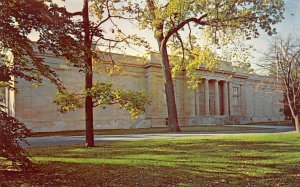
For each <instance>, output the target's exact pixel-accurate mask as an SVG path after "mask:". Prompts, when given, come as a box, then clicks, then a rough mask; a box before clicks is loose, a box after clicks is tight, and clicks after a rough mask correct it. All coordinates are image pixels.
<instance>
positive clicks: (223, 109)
mask: <svg viewBox="0 0 300 187" xmlns="http://www.w3.org/2000/svg"><path fill="white" fill-rule="evenodd" d="M104 56H105V55H104ZM43 57H44V58H45V62H46V63H47V64H49V65H50V66H51V67H53V69H54V70H55V71H56V72H57V74H58V75H59V77H60V79H61V80H62V82H63V84H64V85H65V86H66V88H67V89H68V90H70V91H73V92H78V91H80V90H82V89H83V88H84V74H83V73H81V72H79V71H78V69H76V68H74V67H71V66H68V65H66V63H65V61H64V59H62V58H60V57H56V56H54V55H51V54H47V55H44V56H43ZM107 58H108V57H107ZM112 58H113V60H114V61H115V62H117V63H118V64H119V65H120V66H121V69H122V72H123V73H122V74H121V75H113V76H108V75H103V74H100V73H99V72H94V81H97V80H98V81H107V82H113V86H114V87H118V88H124V89H132V90H140V89H144V90H146V92H148V93H150V94H151V95H152V101H151V104H150V105H147V106H146V112H145V114H143V115H141V116H139V117H138V119H135V120H133V119H131V118H130V115H129V113H128V112H127V111H126V110H123V109H120V107H119V106H118V105H113V106H103V107H101V106H100V107H97V108H94V127H95V129H116V128H125V129H126V128H147V127H164V126H166V123H167V120H166V118H167V108H166V97H165V91H164V84H163V77H162V68H161V65H160V58H159V56H158V55H157V54H156V53H151V54H150V55H149V57H148V58H142V57H135V56H128V55H120V54H114V55H113V56H112ZM197 74H198V76H199V80H200V82H199V84H198V88H197V89H196V90H190V89H189V88H188V85H187V78H186V77H185V76H184V72H182V74H181V75H177V76H176V79H175V80H174V85H175V96H176V105H177V112H178V117H179V123H180V125H181V126H184V125H201V124H244V123H251V122H265V121H283V120H284V116H283V115H282V114H281V112H280V108H281V105H280V100H282V98H283V94H282V93H281V92H279V91H278V90H279V89H278V86H279V85H278V84H277V83H276V81H274V79H271V78H269V77H263V76H257V75H247V74H242V73H238V72H235V73H234V72H232V68H230V67H225V68H222V69H218V70H216V71H214V72H211V71H207V70H205V69H204V68H199V69H198V70H197ZM17 82H18V83H17V84H16V85H15V86H16V87H17V89H18V90H19V94H12V93H11V94H9V96H8V95H7V94H6V97H9V98H10V99H9V101H7V102H8V103H7V105H9V109H8V110H10V111H11V113H12V114H13V115H15V117H16V118H17V119H19V120H20V121H22V122H24V123H25V124H26V125H27V126H28V127H29V128H31V129H32V130H33V131H64V130H83V129H84V128H85V116H84V110H83V109H80V110H77V111H75V112H69V113H64V114H62V113H60V112H58V110H57V109H58V107H57V106H56V105H55V104H54V103H53V101H54V98H55V94H56V92H57V90H56V88H55V86H54V85H52V84H50V82H49V81H47V80H45V81H44V82H43V84H42V85H40V86H38V87H35V86H32V84H31V83H30V82H26V81H24V80H17Z"/></svg>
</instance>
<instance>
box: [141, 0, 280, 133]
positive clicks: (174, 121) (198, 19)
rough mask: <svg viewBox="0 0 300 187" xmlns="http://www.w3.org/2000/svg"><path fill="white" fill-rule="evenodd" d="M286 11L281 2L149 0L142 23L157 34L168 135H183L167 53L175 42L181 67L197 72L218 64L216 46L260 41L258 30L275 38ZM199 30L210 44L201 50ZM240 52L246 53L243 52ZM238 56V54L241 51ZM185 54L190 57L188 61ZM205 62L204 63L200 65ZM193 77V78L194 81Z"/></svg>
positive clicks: (143, 26)
mask: <svg viewBox="0 0 300 187" xmlns="http://www.w3.org/2000/svg"><path fill="white" fill-rule="evenodd" d="M283 11H284V3H283V1H281V0H279V1H271V0H266V1H252V0H251V1H249V0H239V1H237V0H226V1H220V0H215V1H207V0H187V1H181V0H169V1H154V0H146V2H145V6H144V8H143V9H142V11H140V12H139V21H140V25H141V27H142V28H148V29H151V30H152V31H153V32H154V36H155V39H156V40H157V44H158V48H159V53H160V56H161V59H162V62H161V63H162V69H163V75H164V82H165V90H166V98H167V108H168V120H169V122H168V124H169V127H168V128H169V131H173V132H174V131H180V129H179V126H178V118H177V110H176V104H175V96H174V86H173V81H172V74H171V67H170V57H169V53H168V49H170V46H171V43H172V42H173V41H175V42H177V44H178V45H174V46H177V48H178V47H180V48H181V49H180V54H181V56H182V59H183V60H182V62H183V63H180V64H179V65H181V66H182V67H183V68H186V69H188V67H194V68H198V67H199V64H201V63H203V62H205V63H206V64H207V65H208V66H213V65H214V64H215V63H216V62H218V60H219V58H216V59H214V58H213V56H214V52H213V48H214V47H213V46H216V47H215V48H216V51H217V49H222V48H224V47H225V46H228V45H229V44H230V43H232V42H231V41H232V40H234V39H235V38H245V39H251V38H252V37H258V36H259V32H258V29H259V28H260V29H262V30H263V31H265V32H267V33H268V34H269V35H272V34H274V33H275V32H276V31H275V29H273V28H272V25H274V24H276V23H278V22H280V21H281V20H282V19H283V16H282V14H283ZM184 30H187V31H188V34H185V33H186V32H184ZM199 30H200V31H204V32H203V33H202V36H203V37H202V38H201V39H205V40H207V41H210V42H209V43H208V44H206V45H203V46H202V47H199V45H200V46H201V44H199V43H198V42H197V38H196V37H195V36H197V34H193V33H194V32H195V31H199ZM200 34H201V33H200ZM184 35H188V36H187V37H186V38H187V39H186V38H185V37H183V36H184ZM195 38H196V39H195ZM195 43H196V44H198V47H197V49H196V50H194V48H193V45H191V46H190V47H188V46H189V45H187V44H195ZM213 44H216V45H213ZM168 47H169V48H168ZM240 49H241V50H244V48H240ZM209 51H210V52H209ZM236 53H237V54H238V51H236ZM186 54H187V55H189V56H191V57H189V58H186V57H185V55H186ZM232 54H234V53H232ZM190 58H192V59H194V60H192V61H191V64H192V65H191V64H190V63H185V65H184V62H187V61H185V59H190ZM203 59H204V61H199V60H203ZM230 60H231V59H230ZM191 69H193V68H191ZM194 77H195V76H193V74H191V78H194ZM194 79H195V78H194Z"/></svg>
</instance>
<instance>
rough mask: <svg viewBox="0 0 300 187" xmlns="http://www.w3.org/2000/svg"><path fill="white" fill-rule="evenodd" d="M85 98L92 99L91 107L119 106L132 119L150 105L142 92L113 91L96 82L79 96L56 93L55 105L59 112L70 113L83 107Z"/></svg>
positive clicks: (107, 84)
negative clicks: (127, 112) (126, 111)
mask: <svg viewBox="0 0 300 187" xmlns="http://www.w3.org/2000/svg"><path fill="white" fill-rule="evenodd" d="M86 96H91V97H92V98H93V107H97V106H107V105H113V104H119V105H120V107H121V108H124V109H125V110H128V111H129V112H130V114H131V117H132V118H137V117H138V116H139V115H140V114H142V113H144V112H145V107H146V105H147V104H149V103H150V96H149V95H148V94H146V93H145V91H143V90H138V91H136V90H122V89H114V88H113V87H112V83H105V82H96V83H94V84H93V86H92V88H91V89H88V90H83V91H82V92H81V93H80V94H74V93H68V92H66V91H64V92H58V93H57V94H56V99H55V101H54V102H55V103H56V104H57V105H58V106H59V111H60V112H70V111H74V110H76V109H78V108H83V107H84V104H83V103H84V99H85V97H86Z"/></svg>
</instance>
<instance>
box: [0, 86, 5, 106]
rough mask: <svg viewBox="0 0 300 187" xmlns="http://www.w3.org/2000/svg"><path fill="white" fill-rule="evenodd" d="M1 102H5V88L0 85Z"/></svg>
mask: <svg viewBox="0 0 300 187" xmlns="http://www.w3.org/2000/svg"><path fill="white" fill-rule="evenodd" d="M0 103H5V88H1V87H0Z"/></svg>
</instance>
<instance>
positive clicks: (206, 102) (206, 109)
mask: <svg viewBox="0 0 300 187" xmlns="http://www.w3.org/2000/svg"><path fill="white" fill-rule="evenodd" d="M208 81H209V80H208V79H205V80H204V84H205V115H207V116H208V115H210V111H209V82H208Z"/></svg>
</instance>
